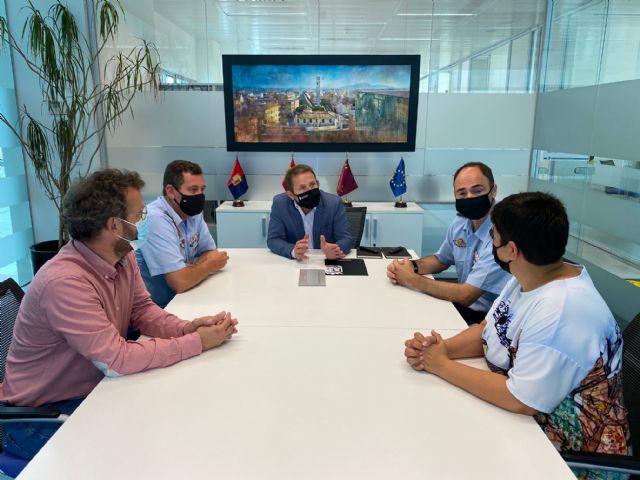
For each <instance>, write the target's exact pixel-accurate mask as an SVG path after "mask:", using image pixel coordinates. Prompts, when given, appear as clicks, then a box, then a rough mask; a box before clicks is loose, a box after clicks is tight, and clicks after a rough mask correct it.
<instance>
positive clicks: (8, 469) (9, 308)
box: [0, 278, 66, 477]
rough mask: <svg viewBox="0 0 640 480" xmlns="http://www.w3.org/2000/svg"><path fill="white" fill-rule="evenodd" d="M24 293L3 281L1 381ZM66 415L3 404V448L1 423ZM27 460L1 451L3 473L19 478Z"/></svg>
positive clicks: (0, 444) (0, 297)
mask: <svg viewBox="0 0 640 480" xmlns="http://www.w3.org/2000/svg"><path fill="white" fill-rule="evenodd" d="M23 297H24V292H23V291H22V289H21V288H20V286H19V285H18V284H17V283H16V282H15V281H14V280H13V279H12V278H8V279H7V280H5V281H3V282H0V382H3V381H4V373H5V371H4V367H5V362H6V361H7V354H8V353H9V346H10V345H11V339H12V338H13V326H14V324H15V322H16V317H17V316H18V310H19V309H20V302H22V298H23ZM64 418H66V416H65V415H62V416H61V415H60V411H59V410H56V409H53V408H30V407H13V406H9V405H4V404H2V405H0V451H1V450H2V448H3V446H4V430H3V429H2V423H7V422H27V421H28V422H37V421H49V422H51V421H60V422H62V421H64ZM27 463H28V460H25V459H23V458H20V457H16V456H15V455H12V454H11V453H9V452H6V451H2V452H1V453H0V473H4V474H7V475H9V476H11V477H16V476H17V475H18V474H19V473H20V472H21V471H22V469H23V468H24V467H25V466H26V465H27Z"/></svg>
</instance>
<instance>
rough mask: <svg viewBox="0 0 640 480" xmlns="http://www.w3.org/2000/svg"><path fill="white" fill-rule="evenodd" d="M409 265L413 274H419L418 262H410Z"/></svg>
mask: <svg viewBox="0 0 640 480" xmlns="http://www.w3.org/2000/svg"><path fill="white" fill-rule="evenodd" d="M411 264H412V265H413V273H419V272H420V269H419V268H418V262H416V261H415V260H411Z"/></svg>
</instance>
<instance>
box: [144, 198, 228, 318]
mask: <svg viewBox="0 0 640 480" xmlns="http://www.w3.org/2000/svg"><path fill="white" fill-rule="evenodd" d="M147 215H148V217H149V236H148V237H147V241H146V242H145V243H144V244H143V245H142V247H140V248H139V249H138V250H137V251H136V259H137V260H138V265H139V266H140V273H141V274H142V279H143V280H144V283H145V285H146V286H147V290H149V294H150V295H151V299H152V300H153V301H154V302H155V303H156V304H157V305H159V306H160V307H163V308H164V307H165V306H166V305H167V303H169V302H170V301H171V299H172V298H173V297H174V296H175V294H176V292H175V291H173V290H172V289H171V287H169V285H168V284H167V281H166V280H165V278H164V274H165V273H170V272H175V271H178V270H181V269H183V268H184V267H186V266H187V264H190V263H193V262H194V261H195V259H196V258H197V257H198V256H200V255H202V254H203V253H204V252H206V251H209V250H215V248H216V244H215V242H214V241H213V237H212V236H211V233H210V232H209V228H208V227H207V224H206V223H205V221H204V218H203V216H202V214H199V215H196V216H194V217H189V218H187V219H186V220H184V221H183V220H182V219H181V218H180V216H179V215H178V214H177V213H176V212H175V210H174V209H173V208H171V206H170V205H169V204H168V203H167V201H166V199H165V198H164V197H162V196H160V197H158V198H157V199H156V200H154V201H153V202H151V203H150V204H149V205H147Z"/></svg>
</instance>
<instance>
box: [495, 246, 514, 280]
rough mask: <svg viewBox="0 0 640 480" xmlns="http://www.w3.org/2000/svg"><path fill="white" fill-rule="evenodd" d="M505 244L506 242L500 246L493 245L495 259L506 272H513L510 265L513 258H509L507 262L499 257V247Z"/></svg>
mask: <svg viewBox="0 0 640 480" xmlns="http://www.w3.org/2000/svg"><path fill="white" fill-rule="evenodd" d="M507 243H508V242H507ZM505 245H506V243H505V244H503V245H500V246H499V247H496V246H495V245H494V246H493V259H494V260H495V261H496V263H497V264H498V265H499V266H500V268H501V269H503V270H504V271H505V272H509V273H511V268H510V267H509V264H510V263H511V260H509V261H508V262H505V261H503V260H500V258H498V249H499V248H502V247H504V246H505Z"/></svg>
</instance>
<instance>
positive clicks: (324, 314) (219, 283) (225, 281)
mask: <svg viewBox="0 0 640 480" xmlns="http://www.w3.org/2000/svg"><path fill="white" fill-rule="evenodd" d="M226 251H227V252H228V253H229V257H230V260H229V263H228V264H227V266H226V267H225V268H224V270H222V271H220V272H219V273H216V274H214V275H212V276H211V277H210V278H209V279H207V281H206V282H203V283H202V284H200V285H199V286H197V287H196V288H194V289H192V290H190V291H188V292H186V293H184V294H182V295H179V296H177V297H176V298H175V299H174V300H173V301H172V302H171V303H170V304H169V305H168V307H167V310H169V311H171V312H173V313H175V314H176V315H179V316H181V317H182V318H195V317H200V316H203V315H210V314H213V313H217V312H219V311H221V310H231V312H232V313H233V314H234V316H236V317H237V318H238V320H239V321H240V323H241V325H261V326H264V325H280V326H295V325H306V326H322V327H344V326H350V327H384V328H395V327H401V328H412V329H416V328H421V329H426V328H453V329H461V328H465V327H466V323H465V322H464V321H463V320H462V318H461V317H460V315H458V313H457V311H456V310H455V308H454V307H453V305H452V304H451V303H450V302H444V301H440V300H436V299H433V298H430V297H427V296H426V295H424V294H422V293H420V292H417V291H413V290H409V289H407V288H404V287H399V286H397V285H393V284H392V283H391V282H389V280H388V279H387V277H386V270H387V265H388V264H389V263H390V260H385V259H380V260H377V259H373V260H367V261H366V265H367V270H368V273H369V276H366V277H360V276H341V277H338V276H327V278H326V281H327V286H326V287H298V276H299V270H300V268H313V267H315V268H324V267H323V265H324V263H323V262H324V261H323V260H322V259H320V260H319V261H317V260H315V259H313V258H312V259H311V260H310V261H309V262H297V261H295V260H290V259H286V258H283V257H280V256H278V255H275V254H273V253H270V252H269V251H267V250H266V249H260V248H256V249H249V248H247V249H227V250H226ZM353 256H354V252H353V251H352V253H351V255H350V257H353ZM271 309H272V311H270V310H271Z"/></svg>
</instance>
